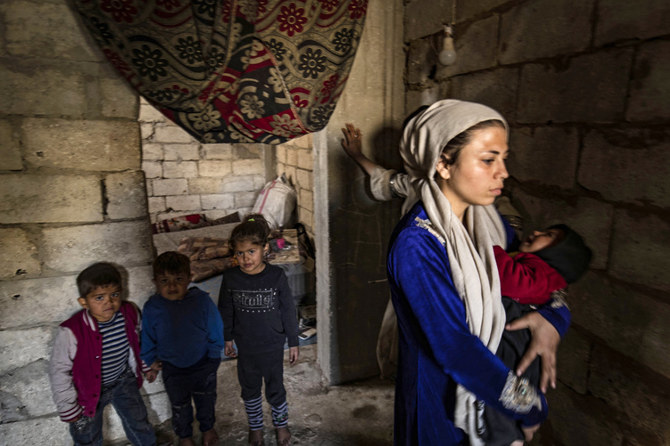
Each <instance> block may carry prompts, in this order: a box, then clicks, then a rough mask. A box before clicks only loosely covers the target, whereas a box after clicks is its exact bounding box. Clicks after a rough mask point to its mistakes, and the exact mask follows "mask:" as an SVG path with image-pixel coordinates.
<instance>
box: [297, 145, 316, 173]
mask: <svg viewBox="0 0 670 446" xmlns="http://www.w3.org/2000/svg"><path fill="white" fill-rule="evenodd" d="M297 167H299V168H301V169H305V170H309V171H311V170H313V169H314V156H313V152H312V150H305V149H302V150H298V166H297Z"/></svg>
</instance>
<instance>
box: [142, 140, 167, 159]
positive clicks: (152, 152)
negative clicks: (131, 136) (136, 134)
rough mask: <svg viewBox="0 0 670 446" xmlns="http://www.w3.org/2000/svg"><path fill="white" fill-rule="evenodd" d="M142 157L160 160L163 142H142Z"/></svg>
mask: <svg viewBox="0 0 670 446" xmlns="http://www.w3.org/2000/svg"><path fill="white" fill-rule="evenodd" d="M142 159H143V160H144V161H162V160H163V144H156V143H149V142H146V141H143V142H142Z"/></svg>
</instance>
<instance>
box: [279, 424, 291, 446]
mask: <svg viewBox="0 0 670 446" xmlns="http://www.w3.org/2000/svg"><path fill="white" fill-rule="evenodd" d="M289 444H291V431H289V430H288V427H278V428H277V445H279V446H288V445H289Z"/></svg>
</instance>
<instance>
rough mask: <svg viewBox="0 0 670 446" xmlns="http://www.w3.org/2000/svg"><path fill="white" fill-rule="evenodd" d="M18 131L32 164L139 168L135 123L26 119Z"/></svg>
mask: <svg viewBox="0 0 670 446" xmlns="http://www.w3.org/2000/svg"><path fill="white" fill-rule="evenodd" d="M21 131H22V139H23V142H24V146H25V152H24V153H25V157H26V161H27V162H28V163H29V164H30V165H32V166H36V167H56V168H61V169H80V170H89V171H120V170H128V169H131V170H137V169H139V168H140V140H139V134H138V132H137V123H135V122H128V121H110V120H107V121H92V120H80V121H70V120H62V119H26V120H25V121H24V122H23V125H22V128H21ZM54 141H58V144H54Z"/></svg>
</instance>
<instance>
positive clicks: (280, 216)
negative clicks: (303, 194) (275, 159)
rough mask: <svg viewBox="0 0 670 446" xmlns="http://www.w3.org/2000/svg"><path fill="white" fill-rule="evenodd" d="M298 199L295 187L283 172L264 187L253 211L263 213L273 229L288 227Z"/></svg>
mask: <svg viewBox="0 0 670 446" xmlns="http://www.w3.org/2000/svg"><path fill="white" fill-rule="evenodd" d="M296 199H297V198H296V192H295V189H293V187H292V186H291V185H290V184H289V182H288V180H287V179H286V175H285V174H281V175H280V176H278V177H277V178H276V179H274V180H272V181H270V182H269V183H267V184H266V185H265V186H264V187H263V189H262V190H261V193H260V194H259V195H258V198H257V199H256V204H254V208H253V209H252V211H251V212H252V213H254V214H262V215H263V217H265V219H266V220H267V221H268V224H269V225H270V228H271V229H278V228H280V227H286V226H289V224H290V223H291V219H292V218H293V211H294V209H295V205H296Z"/></svg>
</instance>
